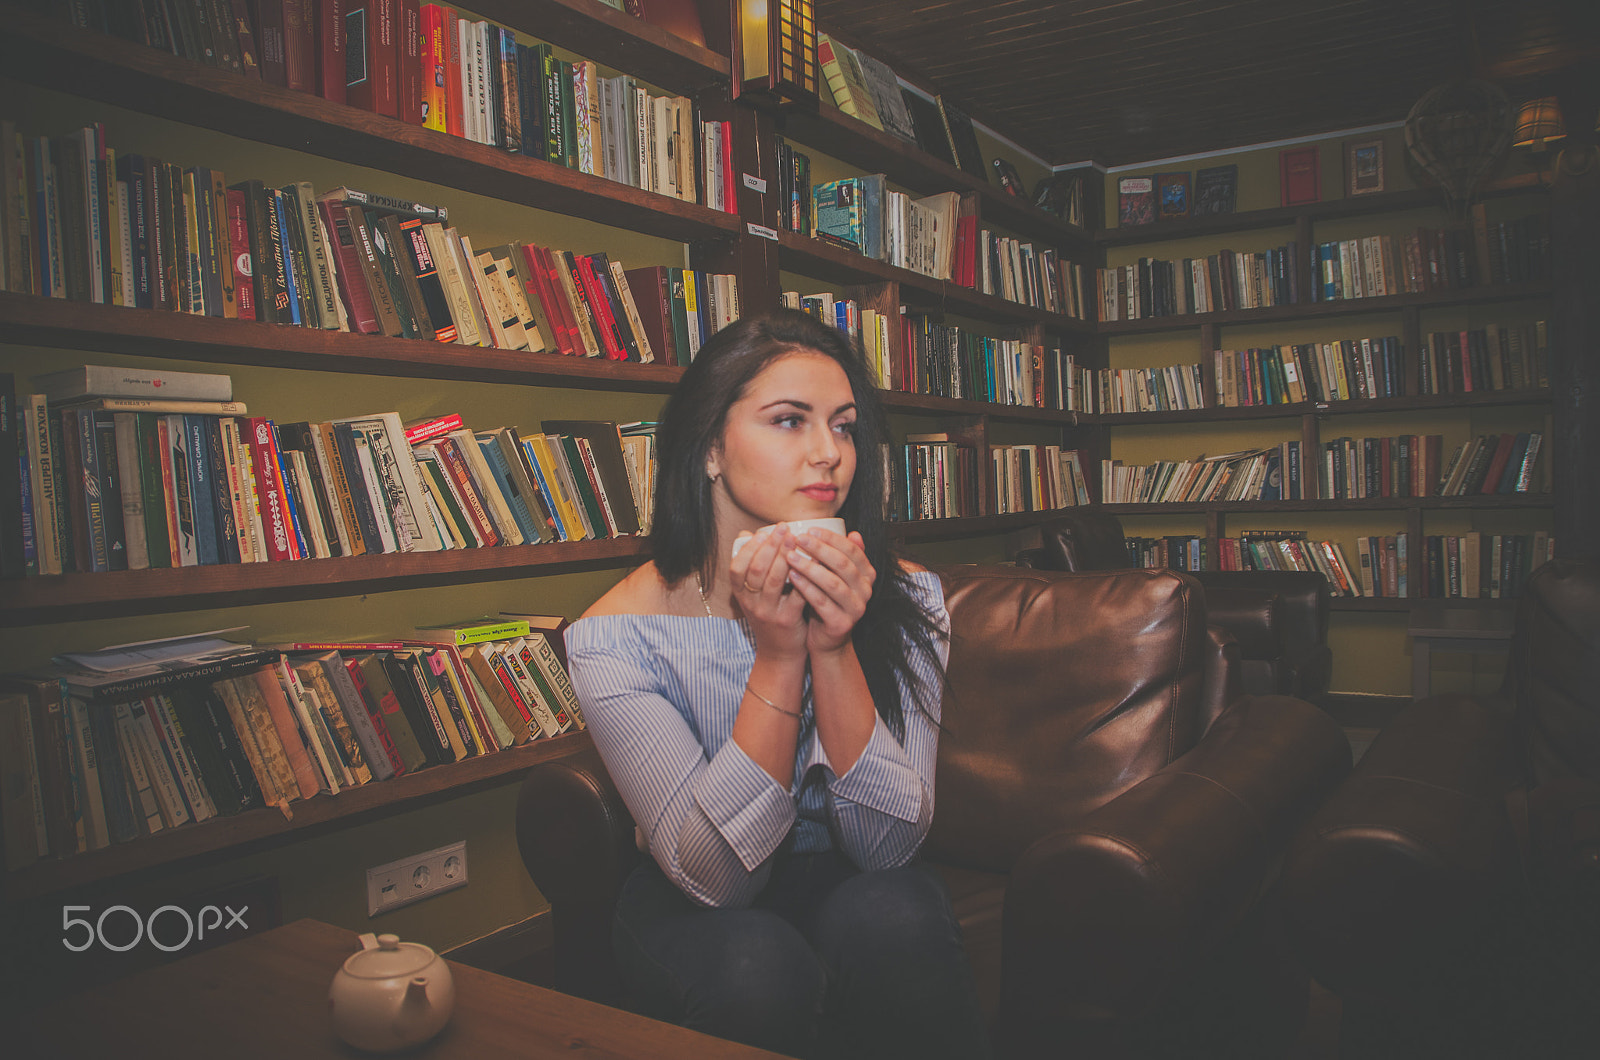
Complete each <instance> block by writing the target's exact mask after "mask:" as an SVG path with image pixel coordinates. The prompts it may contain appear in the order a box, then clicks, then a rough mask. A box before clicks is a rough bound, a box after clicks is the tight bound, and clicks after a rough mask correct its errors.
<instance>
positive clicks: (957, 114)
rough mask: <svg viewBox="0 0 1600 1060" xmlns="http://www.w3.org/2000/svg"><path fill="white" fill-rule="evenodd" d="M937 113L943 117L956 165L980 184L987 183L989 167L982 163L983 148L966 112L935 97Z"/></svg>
mask: <svg viewBox="0 0 1600 1060" xmlns="http://www.w3.org/2000/svg"><path fill="white" fill-rule="evenodd" d="M935 102H937V103H938V105H939V113H940V114H942V115H943V116H944V129H945V135H946V136H948V137H949V138H950V150H951V152H952V153H953V154H954V156H955V159H956V165H957V166H958V167H959V168H960V169H962V170H965V171H966V172H967V173H970V174H972V175H973V176H975V177H977V178H978V180H979V181H980V182H982V183H985V184H986V183H988V181H989V167H988V166H987V165H986V164H985V163H984V161H983V148H982V147H981V146H980V145H979V144H978V133H977V130H976V129H975V128H974V127H973V125H972V118H971V117H969V116H968V115H967V112H966V111H964V110H962V109H961V108H960V107H958V106H956V105H955V104H954V103H952V102H950V101H949V100H947V99H945V98H944V96H942V95H941V96H937V97H935Z"/></svg>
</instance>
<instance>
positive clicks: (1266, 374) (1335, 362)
mask: <svg viewBox="0 0 1600 1060" xmlns="http://www.w3.org/2000/svg"><path fill="white" fill-rule="evenodd" d="M1216 369H1217V403H1218V404H1219V405H1222V406H1224V407H1229V408H1237V407H1240V406H1243V405H1293V404H1298V403H1300V402H1302V401H1316V402H1323V403H1326V402H1330V401H1349V400H1351V399H1354V398H1386V397H1403V396H1405V392H1406V391H1405V376H1406V358H1405V350H1404V348H1403V347H1402V346H1401V344H1400V339H1399V338H1398V337H1396V336H1392V335H1391V336H1388V337H1385V338H1375V339H1341V340H1338V341H1336V342H1309V343H1302V344H1294V345H1282V346H1267V347H1262V348H1257V349H1248V350H1219V351H1217V353H1216Z"/></svg>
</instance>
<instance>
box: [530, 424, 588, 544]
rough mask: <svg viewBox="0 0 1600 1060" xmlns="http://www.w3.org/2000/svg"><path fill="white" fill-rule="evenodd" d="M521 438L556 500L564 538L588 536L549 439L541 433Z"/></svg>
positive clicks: (570, 539)
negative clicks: (531, 453) (530, 451)
mask: <svg viewBox="0 0 1600 1060" xmlns="http://www.w3.org/2000/svg"><path fill="white" fill-rule="evenodd" d="M521 440H522V441H523V442H526V443H527V445H528V446H529V448H531V449H532V451H533V457H534V459H535V460H537V461H538V463H539V475H540V477H541V478H542V479H543V480H544V484H545V487H546V488H547V489H549V491H550V496H551V498H552V499H553V500H554V501H555V502H556V514H557V516H558V518H559V519H560V522H561V528H562V530H563V532H564V536H565V537H566V540H568V541H582V540H583V539H584V538H586V537H588V536H589V532H588V531H587V530H586V529H584V521H583V516H582V515H581V514H579V512H578V501H577V498H575V497H573V496H572V494H571V493H570V492H569V491H568V490H567V486H566V482H565V480H564V479H563V477H562V475H561V471H560V467H559V466H558V465H557V463H556V458H555V454H554V453H552V452H551V451H550V440H549V439H548V438H546V437H545V436H544V435H542V434H524V435H522V436H521Z"/></svg>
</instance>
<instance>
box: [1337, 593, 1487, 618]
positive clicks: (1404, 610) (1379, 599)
mask: <svg viewBox="0 0 1600 1060" xmlns="http://www.w3.org/2000/svg"><path fill="white" fill-rule="evenodd" d="M1331 603H1332V608H1333V610H1335V611H1356V612H1363V611H1364V612H1377V613H1394V614H1409V613H1410V612H1411V611H1413V610H1415V609H1416V608H1419V607H1443V608H1447V609H1449V610H1452V611H1454V610H1462V611H1511V610H1514V609H1515V608H1516V606H1517V598H1516V597H1514V596H1503V597H1498V598H1494V599H1487V598H1485V599H1468V598H1467V597H1464V596H1444V597H1439V596H1420V597H1419V596H1335V597H1334V598H1333V600H1332V601H1331Z"/></svg>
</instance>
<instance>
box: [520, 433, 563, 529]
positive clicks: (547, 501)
mask: <svg viewBox="0 0 1600 1060" xmlns="http://www.w3.org/2000/svg"><path fill="white" fill-rule="evenodd" d="M522 451H523V452H524V453H526V454H527V456H528V466H529V467H530V468H532V469H533V481H534V485H536V486H538V487H539V495H540V496H541V497H543V498H544V506H545V510H546V511H548V512H549V513H550V518H552V519H554V520H555V524H556V532H557V536H558V537H560V539H561V540H562V541H571V540H572V539H573V535H572V534H571V532H569V531H568V529H567V524H566V522H565V521H564V520H563V519H562V518H561V509H560V508H558V507H556V498H555V494H554V493H552V492H551V490H550V483H548V482H546V481H545V478H544V468H542V467H540V466H539V453H538V450H536V449H534V447H533V445H532V443H531V442H529V441H527V440H526V439H523V440H522Z"/></svg>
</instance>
